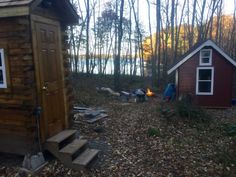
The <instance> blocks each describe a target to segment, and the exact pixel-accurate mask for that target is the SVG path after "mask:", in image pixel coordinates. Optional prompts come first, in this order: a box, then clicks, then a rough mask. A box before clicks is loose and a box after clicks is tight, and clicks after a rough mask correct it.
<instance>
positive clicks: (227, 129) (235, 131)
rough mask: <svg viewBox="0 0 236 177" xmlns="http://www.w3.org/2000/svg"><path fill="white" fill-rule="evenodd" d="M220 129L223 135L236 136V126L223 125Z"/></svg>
mask: <svg viewBox="0 0 236 177" xmlns="http://www.w3.org/2000/svg"><path fill="white" fill-rule="evenodd" d="M222 129H223V131H224V133H225V135H228V136H236V124H223V125H222Z"/></svg>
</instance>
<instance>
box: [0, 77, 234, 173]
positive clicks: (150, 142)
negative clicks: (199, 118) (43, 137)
mask: <svg viewBox="0 0 236 177" xmlns="http://www.w3.org/2000/svg"><path fill="white" fill-rule="evenodd" d="M83 83H85V82H83ZM74 85H75V87H76V88H77V89H76V92H75V95H76V100H77V102H76V103H77V105H80V106H89V107H96V108H102V109H105V110H106V111H107V113H108V115H109V117H107V118H104V119H103V120H101V121H99V122H97V123H94V124H88V123H86V122H84V121H83V118H82V117H81V118H80V123H78V124H74V125H73V127H74V128H77V129H78V132H79V135H81V136H83V137H84V138H86V139H88V140H89V141H90V143H89V144H90V146H91V147H95V148H98V149H100V150H101V152H100V154H99V157H98V160H97V161H96V163H94V164H93V165H92V167H91V168H89V169H85V170H83V171H79V172H76V171H74V170H71V169H68V168H66V167H64V166H63V165H62V164H61V163H60V162H58V161H57V160H55V159H51V160H50V161H49V163H48V165H47V166H46V167H44V168H43V169H42V170H41V171H40V172H39V173H38V174H37V176H40V177H44V176H45V177H47V176H68V177H69V176H74V177H78V176H83V177H87V176H88V177H89V176H104V177H107V176H122V177H123V176H125V177H126V176H143V177H151V176H153V177H162V176H163V177H195V176H199V177H208V176H212V177H218V176H219V177H223V176H228V177H235V176H236V166H235V165H236V149H235V147H236V137H234V136H229V135H226V134H225V133H224V131H223V129H222V128H221V127H222V125H224V124H226V123H230V124H232V123H236V107H232V108H229V109H224V110H207V112H208V114H209V115H210V121H209V122H208V123H195V122H194V121H189V120H186V119H183V118H181V117H179V116H178V115H177V114H176V115H175V116H172V117H170V118H166V117H164V116H163V114H162V111H161V110H162V109H163V108H168V109H170V110H172V109H174V108H175V104H173V103H167V102H163V101H162V99H161V96H160V95H159V96H157V97H154V98H149V99H148V100H147V101H146V102H144V103H134V102H131V103H124V102H122V101H121V100H120V99H118V98H117V97H113V96H109V95H107V94H105V93H99V92H97V91H96V89H95V85H96V84H95V83H94V81H93V80H88V81H87V82H86V84H80V83H77V82H75V83H74ZM96 127H99V128H100V129H102V131H101V132H99V133H97V132H95V131H94V129H95V128H96ZM150 130H154V133H153V132H150ZM6 159H9V160H8V161H7V162H6V163H4V162H3V161H4V157H2V159H1V158H0V160H1V163H0V176H9V177H11V176H19V174H18V169H19V167H20V165H21V164H20V162H18V163H11V159H12V161H14V157H6V158H5V160H6ZM9 161H10V162H9ZM6 164H8V165H6Z"/></svg>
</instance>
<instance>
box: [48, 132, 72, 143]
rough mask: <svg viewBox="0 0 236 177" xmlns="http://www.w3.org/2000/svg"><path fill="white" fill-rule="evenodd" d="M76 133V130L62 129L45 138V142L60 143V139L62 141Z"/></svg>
mask: <svg viewBox="0 0 236 177" xmlns="http://www.w3.org/2000/svg"><path fill="white" fill-rule="evenodd" d="M75 133H76V130H64V131H62V132H60V133H58V134H56V135H55V136H53V137H51V138H49V139H47V143H58V144H59V143H61V142H62V141H64V140H65V139H67V138H69V137H71V136H74V135H75Z"/></svg>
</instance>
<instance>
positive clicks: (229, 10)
mask: <svg viewBox="0 0 236 177" xmlns="http://www.w3.org/2000/svg"><path fill="white" fill-rule="evenodd" d="M149 1H150V0H149ZM153 1H154V0H151V1H150V2H153ZM190 1H191V0H190ZM234 1H235V2H236V0H223V4H224V5H223V6H224V9H223V13H224V14H227V15H229V14H233V11H234V6H235V4H234ZM179 2H180V3H181V4H183V2H184V0H179ZM140 4H141V5H140V6H141V8H140V20H141V22H142V23H143V24H144V25H145V29H146V31H148V6H147V0H140ZM180 8H181V7H180ZM155 13H156V12H155V6H154V5H151V18H152V25H153V26H152V28H153V30H154V29H155V24H156V19H155V17H156V14H155Z"/></svg>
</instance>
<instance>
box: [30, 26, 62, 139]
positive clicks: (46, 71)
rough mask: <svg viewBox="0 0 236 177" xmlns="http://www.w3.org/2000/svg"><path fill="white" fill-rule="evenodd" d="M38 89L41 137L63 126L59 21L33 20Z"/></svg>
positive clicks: (46, 136) (44, 137)
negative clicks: (50, 23) (52, 23)
mask: <svg viewBox="0 0 236 177" xmlns="http://www.w3.org/2000/svg"><path fill="white" fill-rule="evenodd" d="M34 25H35V26H34V27H35V32H36V45H37V49H36V50H37V61H38V67H39V68H38V70H39V80H40V81H39V85H40V87H41V88H40V93H41V105H42V117H41V134H42V141H45V139H47V138H49V137H51V136H53V135H55V134H56V133H58V132H60V131H61V130H63V129H64V128H65V109H64V96H63V95H64V94H63V82H62V73H63V71H62V63H61V62H62V60H61V51H60V50H61V49H60V46H61V44H60V41H59V39H60V38H59V35H60V32H59V29H60V28H59V25H49V24H45V23H39V22H35V23H34Z"/></svg>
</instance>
